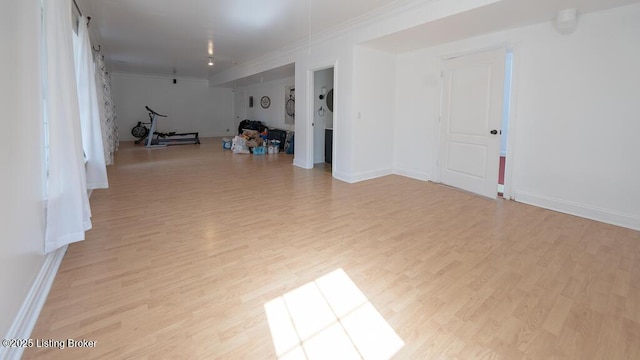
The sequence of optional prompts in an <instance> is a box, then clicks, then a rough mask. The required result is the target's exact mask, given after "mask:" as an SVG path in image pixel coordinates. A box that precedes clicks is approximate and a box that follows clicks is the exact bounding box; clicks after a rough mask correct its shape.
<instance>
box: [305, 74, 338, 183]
mask: <svg viewBox="0 0 640 360" xmlns="http://www.w3.org/2000/svg"><path fill="white" fill-rule="evenodd" d="M311 89H313V94H312V98H313V101H312V103H311V104H312V109H313V117H312V124H311V125H312V127H313V147H312V148H313V155H312V159H313V164H314V168H319V169H323V170H326V171H328V172H331V171H332V164H333V121H334V107H333V100H334V98H333V94H334V68H333V67H329V68H324V69H320V70H315V71H314V72H313V85H312V87H311Z"/></svg>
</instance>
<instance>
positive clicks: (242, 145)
mask: <svg viewBox="0 0 640 360" xmlns="http://www.w3.org/2000/svg"><path fill="white" fill-rule="evenodd" d="M231 151H233V153H234V154H248V153H249V148H248V147H247V140H245V138H243V137H242V136H236V137H235V138H233V141H232V144H231Z"/></svg>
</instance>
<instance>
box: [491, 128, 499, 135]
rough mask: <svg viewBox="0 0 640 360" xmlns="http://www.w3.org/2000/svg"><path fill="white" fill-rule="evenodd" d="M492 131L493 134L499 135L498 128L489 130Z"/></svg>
mask: <svg viewBox="0 0 640 360" xmlns="http://www.w3.org/2000/svg"><path fill="white" fill-rule="evenodd" d="M489 132H490V133H491V135H497V134H498V130H496V129H493V130H491V131H489Z"/></svg>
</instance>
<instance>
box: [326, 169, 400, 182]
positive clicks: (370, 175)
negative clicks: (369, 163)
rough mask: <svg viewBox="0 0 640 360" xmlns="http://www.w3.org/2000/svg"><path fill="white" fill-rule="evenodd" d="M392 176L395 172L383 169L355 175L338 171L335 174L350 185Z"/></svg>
mask: <svg viewBox="0 0 640 360" xmlns="http://www.w3.org/2000/svg"><path fill="white" fill-rule="evenodd" d="M391 174H393V171H391V169H381V170H373V171H365V172H361V173H355V174H345V173H341V172H339V171H336V172H334V173H333V176H334V177H335V178H336V179H338V180H342V181H345V182H348V183H350V184H353V183H357V182H360V181H365V180H371V179H375V178H379V177H383V176H387V175H391Z"/></svg>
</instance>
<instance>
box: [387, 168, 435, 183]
mask: <svg viewBox="0 0 640 360" xmlns="http://www.w3.org/2000/svg"><path fill="white" fill-rule="evenodd" d="M393 173H394V174H396V175H400V176H406V177H408V178H412V179H416V180H422V181H430V180H431V174H429V173H428V172H424V171H418V170H410V169H394V170H393Z"/></svg>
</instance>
